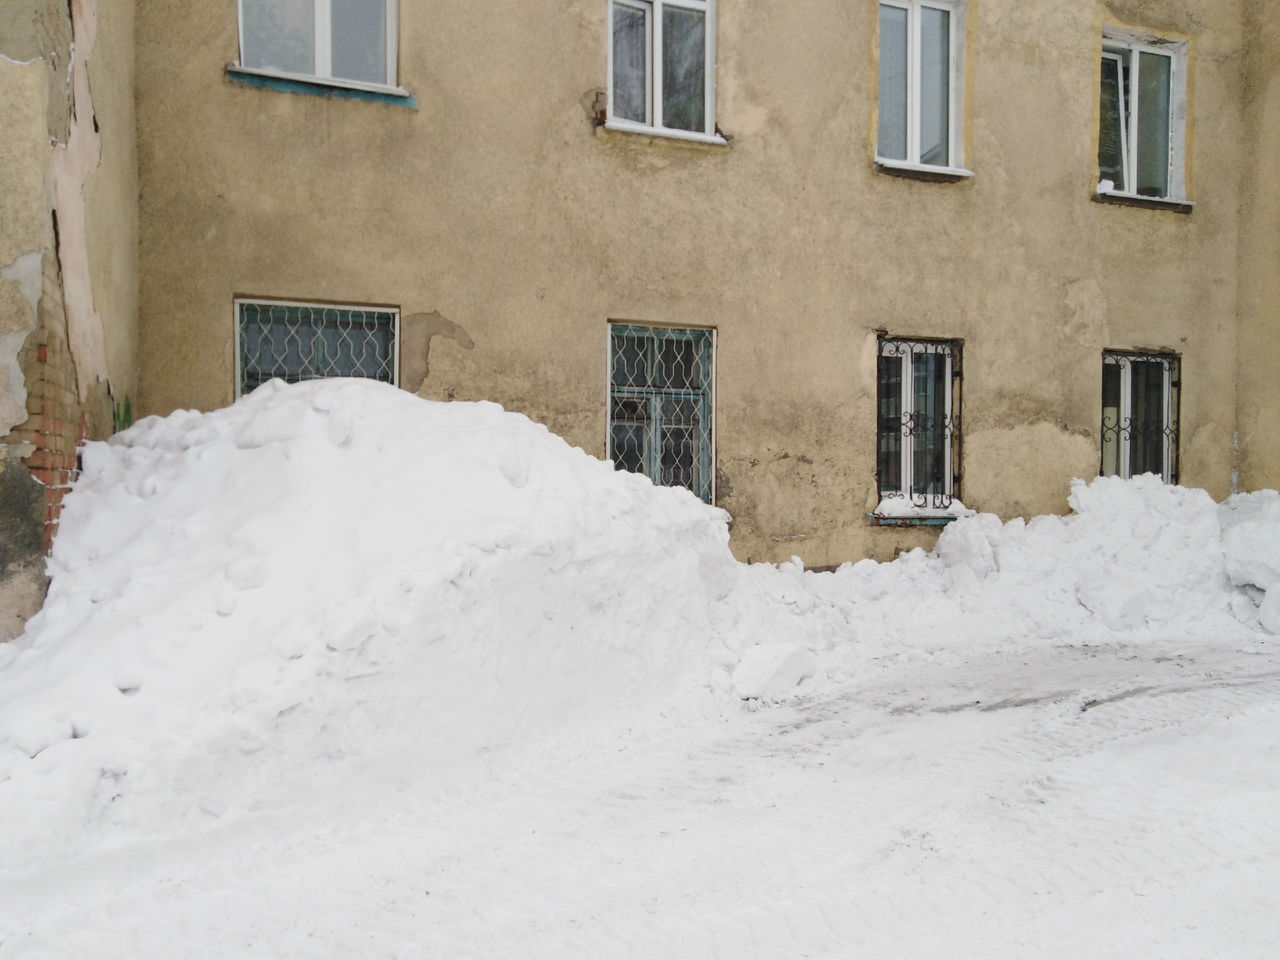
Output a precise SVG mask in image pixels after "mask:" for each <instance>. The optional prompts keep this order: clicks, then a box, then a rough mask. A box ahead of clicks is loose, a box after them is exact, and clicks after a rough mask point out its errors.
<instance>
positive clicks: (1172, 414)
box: [1098, 350, 1181, 483]
mask: <svg viewBox="0 0 1280 960" xmlns="http://www.w3.org/2000/svg"><path fill="white" fill-rule="evenodd" d="M1180 368H1181V363H1180V361H1179V358H1178V357H1177V356H1176V355H1175V354H1165V353H1126V352H1120V351H1111V350H1108V351H1106V352H1104V353H1103V354H1102V464H1101V467H1100V469H1099V471H1098V472H1099V473H1100V474H1101V475H1102V476H1104V477H1111V476H1119V477H1126V478H1127V477H1132V476H1135V475H1137V474H1142V473H1154V474H1156V475H1157V476H1159V477H1161V478H1163V480H1164V481H1165V482H1166V483H1177V482H1178V404H1179V394H1180V388H1181V376H1180Z"/></svg>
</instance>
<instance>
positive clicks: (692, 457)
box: [660, 398, 700, 491]
mask: <svg viewBox="0 0 1280 960" xmlns="http://www.w3.org/2000/svg"><path fill="white" fill-rule="evenodd" d="M697 411H698V404H697V401H696V400H691V399H670V398H669V399H664V400H663V401H662V464H661V468H662V479H661V481H660V482H661V483H662V485H663V486H668V487H688V488H689V489H690V490H695V491H696V490H697V489H698V483H697V478H698V459H699V458H698V450H699V445H698V436H699V433H700V431H699V430H698V412H697Z"/></svg>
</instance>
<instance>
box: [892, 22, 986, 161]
mask: <svg viewBox="0 0 1280 960" xmlns="http://www.w3.org/2000/svg"><path fill="white" fill-rule="evenodd" d="M880 7H897V8H898V9H900V10H905V11H907V156H906V159H898V158H891V157H883V156H881V155H880V143H879V136H877V138H876V163H878V164H879V165H880V166H882V167H892V168H895V169H900V170H919V171H926V172H930V173H943V174H947V175H950V176H956V177H972V176H973V171H972V170H968V169H966V168H965V166H964V34H965V0H879V3H878V5H877V6H876V36H877V37H878V36H879V34H880V21H879V17H880ZM922 7H929V8H931V9H934V10H945V11H946V12H947V13H949V14H950V15H951V20H950V34H951V35H950V42H951V63H950V73H949V79H948V84H947V93H948V97H949V100H950V102H949V103H948V105H947V138H948V141H947V160H948V162H947V163H946V164H933V163H922V162H921V161H920V44H921V27H920V20H921V17H920V9H921V8H922ZM879 107H880V94H879V86H878V83H877V92H876V109H877V110H879ZM876 129H877V131H878V130H879V124H878V123H877V124H876Z"/></svg>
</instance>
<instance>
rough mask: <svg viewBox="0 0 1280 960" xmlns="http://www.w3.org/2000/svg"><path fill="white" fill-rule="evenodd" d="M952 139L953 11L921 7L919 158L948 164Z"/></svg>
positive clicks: (924, 161)
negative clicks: (951, 12)
mask: <svg viewBox="0 0 1280 960" xmlns="http://www.w3.org/2000/svg"><path fill="white" fill-rule="evenodd" d="M950 142H951V14H950V13H948V12H947V11H946V10H937V9H934V8H933V7H921V8H920V162H921V163H932V164H937V165H938V166H946V165H947V164H948V163H949V162H950V153H951V151H950V149H949V145H950Z"/></svg>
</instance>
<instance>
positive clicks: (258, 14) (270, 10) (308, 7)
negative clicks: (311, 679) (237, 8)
mask: <svg viewBox="0 0 1280 960" xmlns="http://www.w3.org/2000/svg"><path fill="white" fill-rule="evenodd" d="M240 15H241V17H242V20H243V31H242V35H241V39H240V42H241V46H242V50H241V60H242V62H243V63H244V65H245V66H246V67H251V68H253V69H255V70H281V71H284V72H285V73H315V70H316V66H315V34H316V26H315V3H314V2H313V0H242V6H241V14H240Z"/></svg>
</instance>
